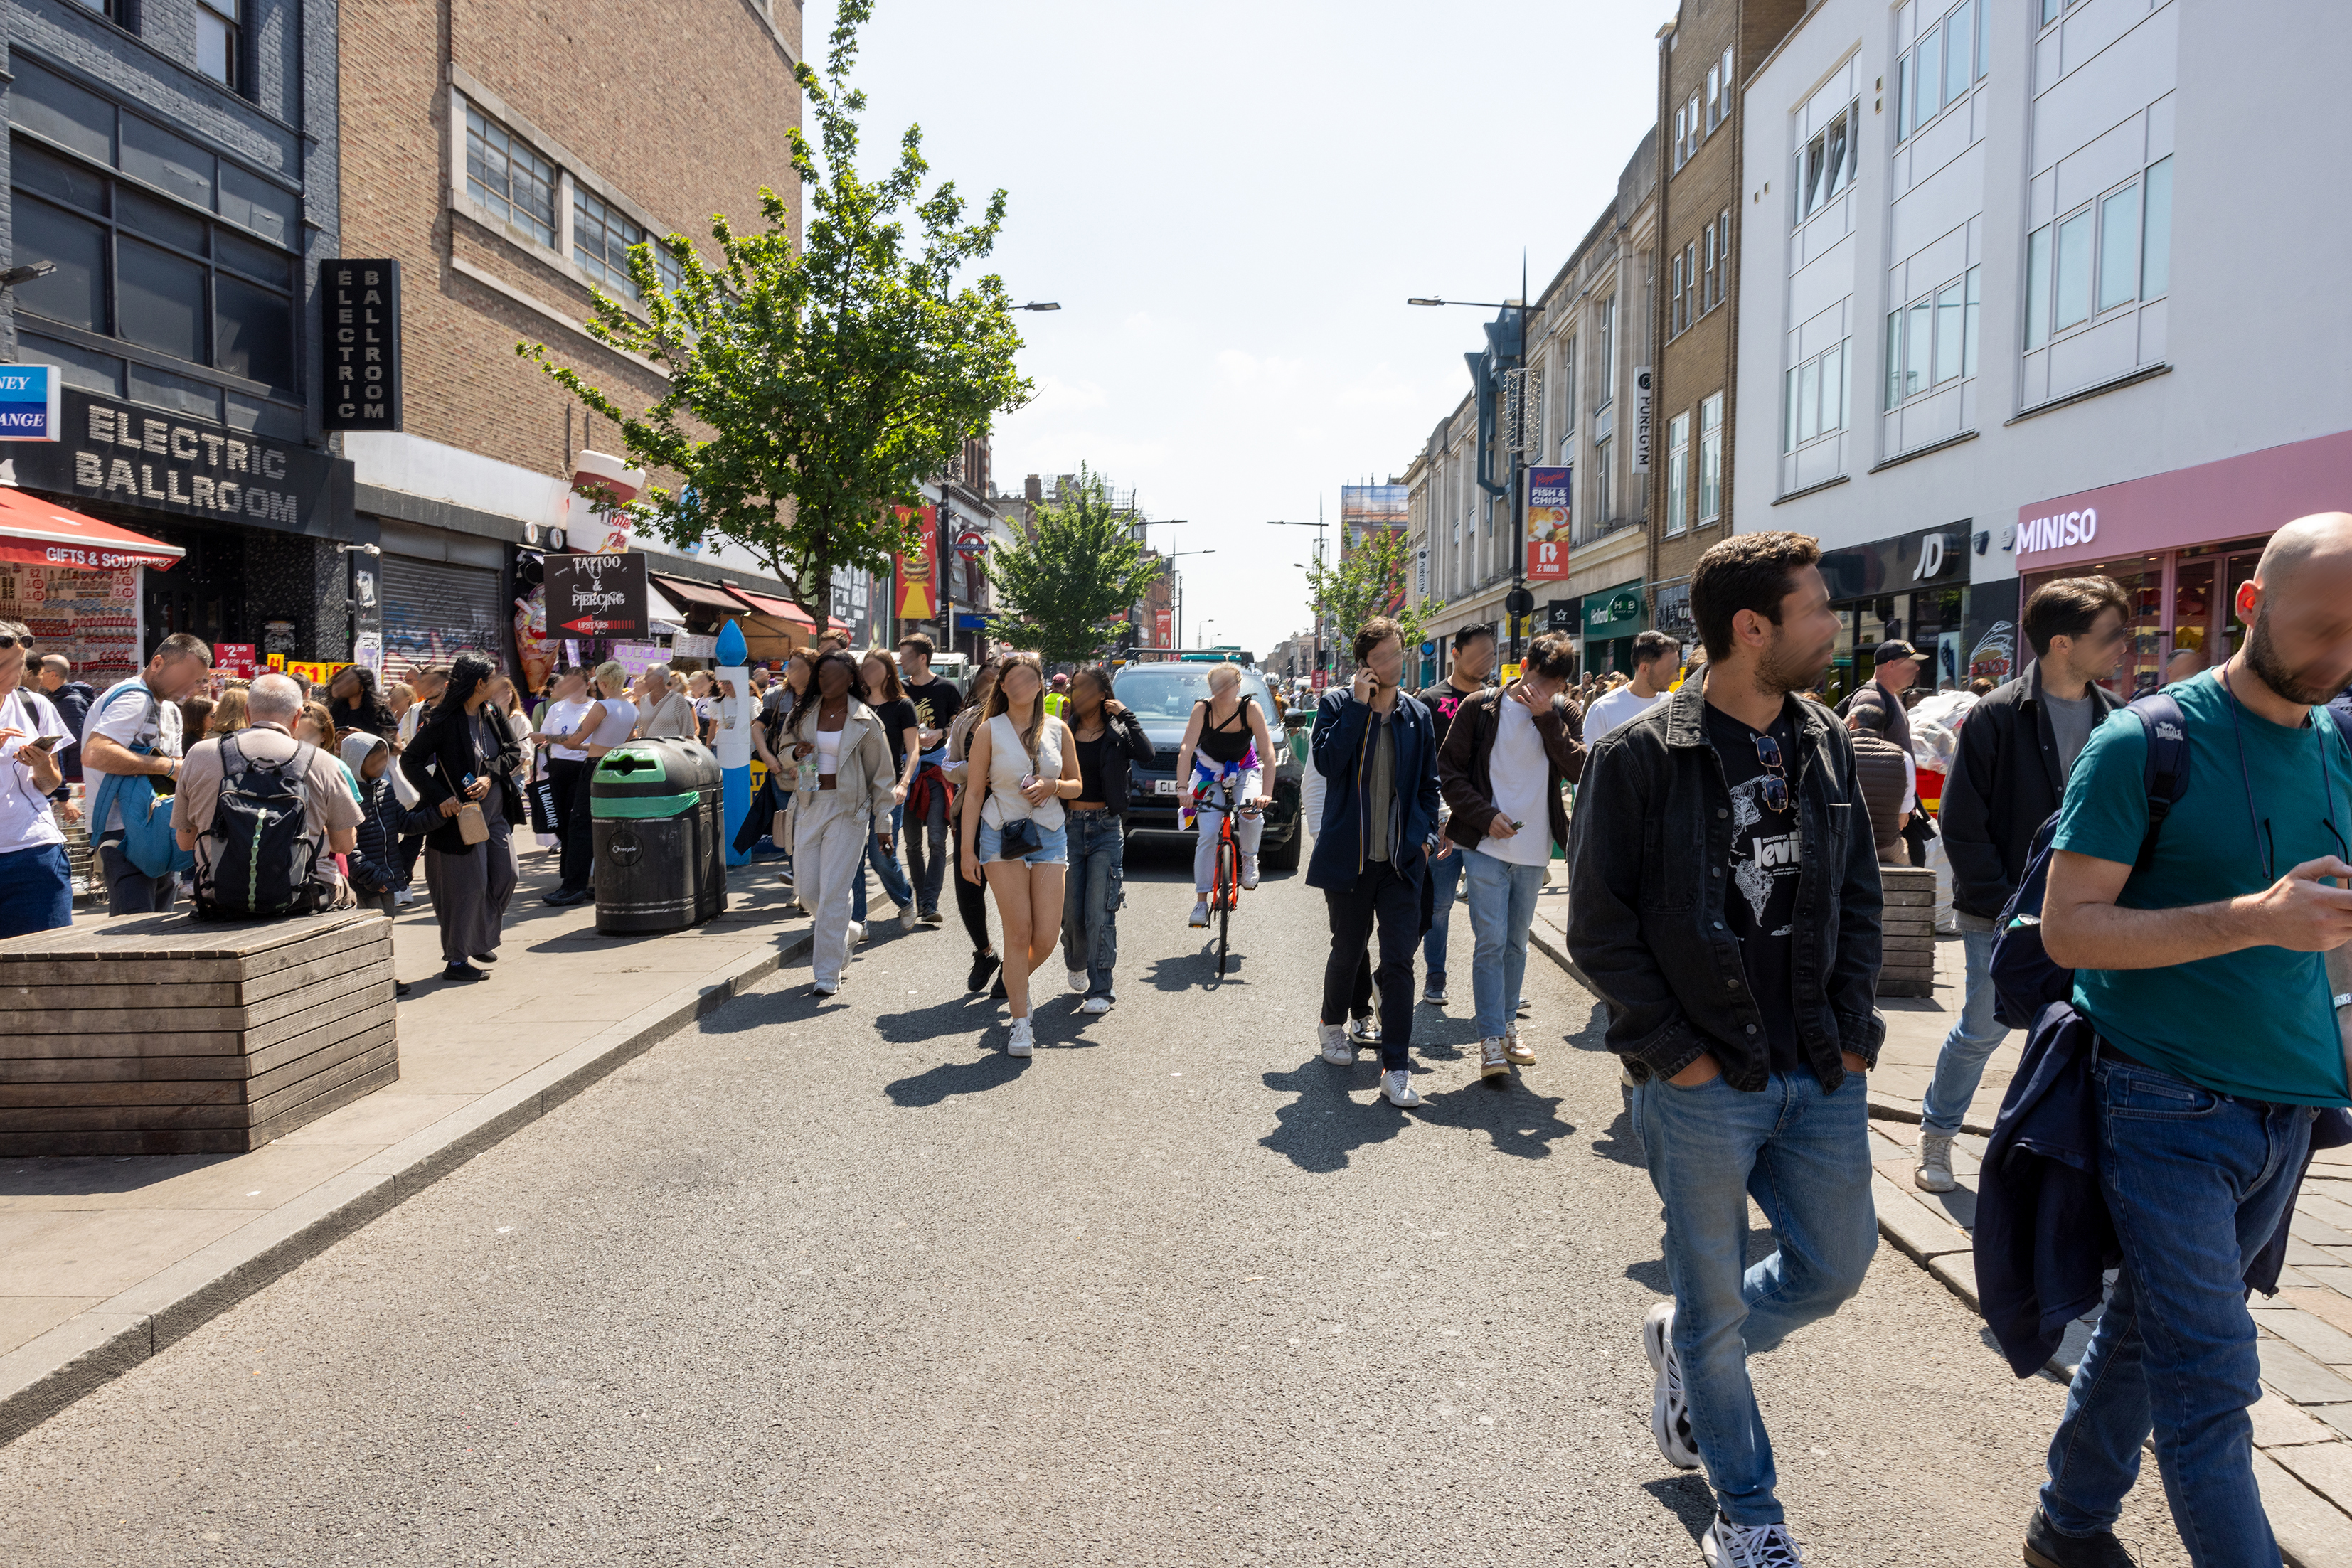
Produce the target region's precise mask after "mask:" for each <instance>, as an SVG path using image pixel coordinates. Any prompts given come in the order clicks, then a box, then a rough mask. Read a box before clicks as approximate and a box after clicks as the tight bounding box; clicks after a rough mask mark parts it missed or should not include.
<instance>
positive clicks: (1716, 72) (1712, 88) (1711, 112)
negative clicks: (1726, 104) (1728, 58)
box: [1706, 66, 1723, 136]
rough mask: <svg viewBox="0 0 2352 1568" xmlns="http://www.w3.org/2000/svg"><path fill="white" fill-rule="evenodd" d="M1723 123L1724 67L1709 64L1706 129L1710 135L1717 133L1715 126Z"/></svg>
mask: <svg viewBox="0 0 2352 1568" xmlns="http://www.w3.org/2000/svg"><path fill="white" fill-rule="evenodd" d="M1722 123H1723V68H1722V67H1721V66H1709V67H1707V68H1706V130H1707V134H1708V135H1710V136H1712V135H1713V134H1715V128H1716V127H1717V126H1718V125H1720V124H1722Z"/></svg>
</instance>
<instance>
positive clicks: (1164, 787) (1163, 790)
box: [1151, 779, 1176, 795]
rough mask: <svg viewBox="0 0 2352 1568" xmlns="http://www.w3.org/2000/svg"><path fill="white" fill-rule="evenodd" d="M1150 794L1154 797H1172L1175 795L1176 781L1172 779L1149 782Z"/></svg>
mask: <svg viewBox="0 0 2352 1568" xmlns="http://www.w3.org/2000/svg"><path fill="white" fill-rule="evenodd" d="M1151 792H1152V793H1153V794H1155V795H1173V794H1174V793H1176V780H1174V779H1153V780H1152V781H1151Z"/></svg>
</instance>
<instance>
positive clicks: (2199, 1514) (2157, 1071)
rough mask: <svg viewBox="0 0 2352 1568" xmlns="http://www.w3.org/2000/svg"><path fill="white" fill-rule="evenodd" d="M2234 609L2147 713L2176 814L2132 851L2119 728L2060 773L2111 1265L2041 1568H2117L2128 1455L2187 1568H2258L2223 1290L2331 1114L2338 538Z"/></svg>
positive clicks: (2288, 562) (2134, 797) (2238, 1333)
mask: <svg viewBox="0 0 2352 1568" xmlns="http://www.w3.org/2000/svg"><path fill="white" fill-rule="evenodd" d="M2232 608H2233V609H2234V610H2235V611H2236V612H2237V615H2238V619H2239V620H2240V621H2241V622H2242V623H2244V625H2245V626H2246V627H2247V629H2248V630H2247V633H2246V640H2245V644H2244V646H2243V647H2242V648H2241V649H2240V650H2239V651H2238V652H2237V653H2235V654H2233V655H2232V656H2231V658H2230V660H2229V661H2228V663H2226V664H2223V665H2222V666H2221V668H2220V669H2219V670H2218V671H2216V672H2214V673H2213V674H2212V675H2210V676H2200V677H2199V678H2198V679H2196V680H2193V681H2189V682H2187V683H2185V684H2183V685H2177V686H2174V687H2172V688H2171V695H2172V697H2173V699H2174V700H2175V701H2176V702H2178V703H2179V705H2180V711H2181V715H2182V716H2183V717H2184V718H2185V719H2186V721H2187V730H2188V736H2187V739H2188V743H2189V789H2188V792H2187V794H2186V795H2184V796H2183V797H2182V798H2181V799H2182V803H2183V805H2184V806H2186V807H2187V808H2188V810H2174V811H2173V812H2172V813H2171V814H2170V815H2169V816H2168V818H2166V820H2165V821H2164V823H2163V824H2162V826H2161V827H2160V828H2159V829H2158V832H2157V835H2156V841H2155V842H2154V843H2153V844H2152V845H2148V846H2147V848H2146V850H2145V852H2143V844H2144V843H2145V841H2146V840H2147V827H2148V811H2147V779H2146V768H2147V730H2146V728H2145V727H2142V726H2140V725H2137V724H2132V723H2127V722H2125V721H2122V720H2116V721H2115V722H2113V723H2109V724H2105V725H2102V726H2100V727H2099V728H2098V729H2097V730H2096V731H2095V732H2094V733H2093V734H2092V736H2091V738H2090V742H2089V744H2088V745H2086V746H2085V747H2084V748H2083V755H2082V757H2081V758H2079V759H2078V760H2077V761H2076V763H2075V765H2074V771H2073V773H2072V774H2071V775H2069V776H2068V778H2067V780H2066V796H2065V803H2064V805H2063V807H2061V808H2060V815H2059V819H2058V831H2057V834H2056V836H2055V838H2053V840H2052V847H2053V854H2052V856H2051V862H2050V880H2049V887H2048V890H2047V892H2046V893H2045V894H2044V896H2043V899H2042V945H2043V946H2044V948H2045V949H2046V950H2047V952H2048V954H2049V956H2050V958H2051V960H2052V962H2053V963H2056V964H2060V965H2063V966H2065V967H2070V968H2072V969H2073V970H2074V1009H2075V1011H2077V1012H2078V1013H2080V1014H2082V1016H2083V1017H2084V1019H2085V1020H2087V1021H2088V1022H2089V1023H2090V1024H2091V1026H2092V1027H2093V1028H2094V1029H2095V1030H2096V1031H2097V1037H2098V1040H2097V1046H2096V1054H2095V1059H2094V1064H2093V1066H2092V1069H2091V1080H2092V1085H2093V1093H2094V1096H2095V1102H2096V1106H2095V1113H2096V1115H2097V1117H2098V1122H2099V1128H2098V1134H2099V1136H2098V1148H2099V1156H2100V1167H2099V1186H2100V1189H2101V1193H2102V1195H2103V1196H2104V1197H2105V1199H2106V1207H2107V1211H2108V1216H2109V1218H2111V1219H2112V1220H2113V1221H2114V1226H2115V1236H2116V1241H2117V1242H2118V1244H2119V1245H2120V1246H2121V1248H2122V1251H2123V1267H2122V1270H2121V1271H2120V1272H2119V1274H2118V1276H2117V1278H2116V1284H2115V1288H2114V1290H2113V1291H2111V1292H2110V1293H2109V1295H2108V1299H2107V1303H2106V1308H2105V1312H2102V1313H2101V1314H2100V1318H2099V1326H2098V1328H2097V1330H2096V1332H2095V1333H2093V1334H2092V1336H2091V1343H2090V1344H2089V1346H2088V1347H2087V1348H2086V1349H2085V1350H2084V1353H2083V1359H2082V1361H2081V1363H2080V1364H2079V1365H2078V1366H2077V1367H2076V1369H2075V1373H2074V1389H2073V1391H2072V1392H2071V1393H2070V1394H2069V1396H2067V1400H2066V1414H2065V1417H2064V1419H2063V1421H2061V1422H2060V1423H2059V1427H2058V1431H2057V1435H2056V1436H2055V1437H2053V1439H2052V1441H2051V1445H2050V1460H2049V1479H2048V1480H2047V1481H2046V1482H2045V1483H2044V1484H2043V1486H2042V1498H2041V1507H2040V1508H2039V1509H2037V1510H2036V1511H2035V1512H2034V1514H2033V1517H2032V1521H2030V1522H2029V1523H2028V1525H2027V1528H2026V1536H2025V1561H2026V1562H2027V1563H2035V1564H2039V1565H2041V1568H2078V1565H2080V1564H2086V1563H2094V1564H2104V1563H2111V1562H2114V1561H2116V1560H2117V1559H2116V1556H2115V1555H2114V1554H2115V1553H2116V1552H2120V1550H2121V1548H2120V1547H2118V1546H2117V1545H2116V1542H2115V1536H2114V1534H2113V1532H2112V1531H2113V1527H2114V1524H2115V1521H2116V1516H2117V1514H2118V1513H2119V1511H2121V1509H2122V1506H2123V1499H2124V1494H2125V1492H2126V1491H2127V1490H2130V1488H2131V1485H2132V1482H2133V1480H2134V1479H2135V1478H2136V1477H2137V1475H2138V1474H2139V1471H2140V1447H2141V1445H2142V1444H2143V1443H2145V1442H2147V1440H2148V1438H2149V1437H2150V1435H2151V1433H2152V1434H2153V1436H2154V1437H2155V1443H2156V1456H2157V1463H2158V1467H2159V1469H2161V1471H2162V1474H2163V1478H2164V1490H2165V1496H2166V1499H2167V1500H2168V1501H2169V1502H2170V1503H2171V1505H2172V1517H2173V1521H2174V1523H2176V1524H2178V1525H2179V1528H2180V1534H2181V1538H2182V1539H2183V1540H2184V1541H2185V1542H2188V1543H2189V1551H2190V1552H2191V1554H2192V1555H2193V1556H2194V1557H2195V1558H2196V1559H2197V1561H2199V1562H2200V1563H2223V1562H2227V1563H2277V1562H2278V1561H2279V1560H2280V1553H2279V1548H2278V1545H2277V1542H2275V1541H2274V1540H2273V1536H2272V1534H2271V1528H2270V1521H2269V1518H2268V1516H2267V1515H2266V1514H2265V1513H2264V1511H2263V1499H2262V1493H2261V1491H2260V1490H2257V1486H2256V1481H2255V1476H2254V1472H2253V1468H2252V1463H2251V1462H2250V1461H2251V1458H2252V1420H2251V1418H2250V1417H2249V1416H2248V1415H2247V1413H2246V1412H2247V1406H2250V1405H2252V1404H2253V1402H2254V1401H2255V1400H2256V1399H2257V1398H2258V1397H2260V1396H2261V1394H2262V1385H2261V1383H2260V1382H2259V1378H2260V1376H2261V1372H2262V1367H2261V1364H2260V1360H2259V1357H2258V1356H2257V1354H2256V1343H2255V1331H2254V1322H2253V1318H2252V1314H2250V1313H2249V1312H2247V1310H2246V1288H2245V1282H2244V1281H2245V1274H2246V1270H2247V1269H2248V1267H2249V1265H2250V1264H2251V1263H2252V1260H2253V1258H2254V1256H2255V1254H2256V1253H2258V1252H2259V1251H2260V1250H2261V1249H2263V1246H2264V1245H2265V1244H2266V1243H2267V1242H2268V1240H2269V1239H2270V1238H2271V1236H2272V1234H2273V1232H2274V1231H2275V1230H2276V1229H2277V1228H2278V1226H2279V1222H2280V1220H2281V1219H2282V1218H2284V1216H2285V1214H2286V1210H2287V1207H2288V1205H2289V1204H2290V1203H2292V1202H2293V1201H2294V1189H2295V1186H2296V1185H2297V1183H2298V1182H2299V1181H2300V1180H2301V1179H2302V1174H2303V1168H2304V1162H2305V1157H2306V1156H2307V1155H2308V1153H2309V1151H2310V1146H2311V1131H2312V1122H2313V1120H2314V1118H2315V1115H2316V1111H2315V1107H2318V1106H2340V1105H2345V1104H2347V1103H2352V1084H2347V1082H2346V1076H2345V1058H2344V1049H2343V1042H2342V1040H2341V1037H2340V1033H2339V1027H2340V1026H2339V1018H2340V1016H2341V1013H2342V1011H2343V1008H2342V1007H2340V1006H2339V1005H2338V1004H2337V1003H2336V997H2335V993H2334V991H2333V989H2332V988H2331V987H2330V986H2329V984H2328V977H2327V973H2326V957H2325V956H2326V955H2327V954H2329V953H2331V952H2336V951H2340V950H2341V949H2342V948H2344V946H2346V945H2347V943H2352V892H2347V891H2346V890H2345V888H2344V886H2343V882H2344V879H2345V877H2346V876H2347V874H2352V845H2347V843H2346V842H2345V839H2346V836H2347V833H2352V752H2347V747H2346V742H2345V737H2343V736H2342V735H2341V734H2339V733H2338V732H2337V730H2336V722H2335V719H2334V716H2332V715H2331V714H2329V712H2328V711H2327V709H2326V706H2324V705H2326V702H2327V700H2328V699H2329V698H2330V697H2332V696H2333V695H2335V694H2336V692H2338V691H2340V690H2341V689H2343V686H2344V685H2345V682H2346V681H2347V679H2352V514H2347V513H2343V512H2328V513H2323V514H2320V515H2318V516H2316V517H2303V518H2299V519H2297V520H2296V521H2294V522H2292V523H2289V524H2287V525H2286V526H2285V527H2284V528H2281V529H2279V530H2278V532H2277V533H2275V534H2273V536H2271V540H2270V543H2269V545H2268V546H2267V547H2266V548H2265V549H2263V558H2262V561H2261V564H2260V565H2258V566H2257V567H2256V568H2255V569H2254V575H2253V579H2252V581H2250V582H2247V583H2245V584H2244V585H2242V587H2241V588H2240V589H2239V591H2238V594H2237V598H2236V601H2235V602H2234V604H2233V605H2232ZM1975 723H1976V720H1975V719H1974V718H1973V717H1971V718H1970V719H1969V724H1971V725H1973V724H1975ZM1963 733H1965V732H1963ZM2347 1005H2352V1004H2347Z"/></svg>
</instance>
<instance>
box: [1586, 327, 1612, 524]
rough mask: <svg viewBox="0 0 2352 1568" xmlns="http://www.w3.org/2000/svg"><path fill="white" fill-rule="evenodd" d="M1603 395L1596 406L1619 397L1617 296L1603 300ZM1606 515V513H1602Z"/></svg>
mask: <svg viewBox="0 0 2352 1568" xmlns="http://www.w3.org/2000/svg"><path fill="white" fill-rule="evenodd" d="M1598 368H1599V370H1600V371H1601V395H1600V397H1599V399H1598V400H1597V401H1596V402H1594V403H1593V405H1592V406H1593V407H1595V408H1607V407H1608V406H1609V405H1610V403H1612V402H1614V401H1615V400H1616V397H1617V297H1616V296H1615V295H1614V294H1612V295H1611V296H1610V297H1609V298H1606V299H1604V300H1602V301H1601V364H1600V366H1599V367H1598ZM1602 515H1603V516H1604V517H1605V516H1606V515H1607V514H1606V513H1603V514H1602Z"/></svg>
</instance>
